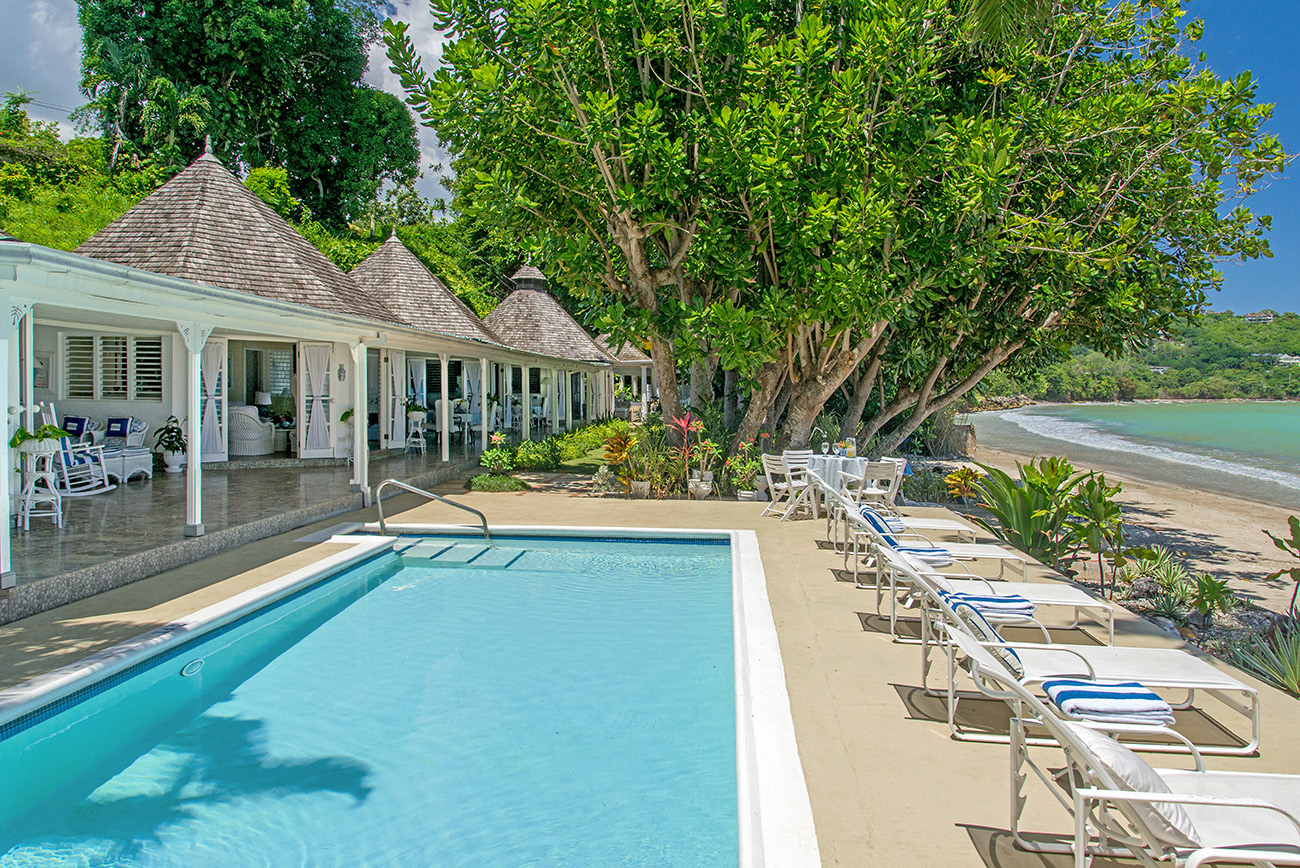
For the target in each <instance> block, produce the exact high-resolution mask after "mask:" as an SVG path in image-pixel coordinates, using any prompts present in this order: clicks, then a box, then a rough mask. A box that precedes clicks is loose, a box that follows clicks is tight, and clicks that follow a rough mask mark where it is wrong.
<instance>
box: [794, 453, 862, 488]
mask: <svg viewBox="0 0 1300 868" xmlns="http://www.w3.org/2000/svg"><path fill="white" fill-rule="evenodd" d="M866 467H867V459H866V458H863V457H861V456H859V457H857V458H848V457H846V456H843V455H814V456H813V457H812V460H810V461H809V462H808V469H809V470H811V471H812V472H813V473H816V474H817V475H818V476H820V477H821V478H822V480H823V481H824V482H825V483H826V484H827V485H829V486H830V487H831V488H833V489H834V490H835V491H840V490H841V489H843V488H844V483H845V482H848V481H849V480H850V479H861V478H862V471H863V470H865V469H866Z"/></svg>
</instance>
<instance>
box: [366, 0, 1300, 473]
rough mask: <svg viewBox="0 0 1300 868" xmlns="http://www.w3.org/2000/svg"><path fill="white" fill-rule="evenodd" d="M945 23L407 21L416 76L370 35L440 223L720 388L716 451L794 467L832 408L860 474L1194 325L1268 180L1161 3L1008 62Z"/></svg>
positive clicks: (465, 8) (763, 10)
mask: <svg viewBox="0 0 1300 868" xmlns="http://www.w3.org/2000/svg"><path fill="white" fill-rule="evenodd" d="M969 5H970V4H967V3H956V4H954V3H950V2H946V0H919V2H913V3H875V2H871V3H867V2H849V3H840V4H834V5H831V4H819V3H816V2H814V3H812V4H811V5H809V4H804V5H803V6H802V7H801V13H802V14H801V15H800V16H793V15H791V14H789V12H790V10H789V9H788V7H785V6H776V5H771V4H768V5H763V4H758V5H755V6H748V7H746V8H745V14H729V13H728V14H721V13H720V12H719V10H718V9H717V8H716V7H712V6H708V5H705V6H692V7H686V8H684V7H680V6H674V5H672V4H668V5H661V6H653V5H652V6H648V7H647V6H645V5H636V6H629V5H618V4H604V3H597V2H591V0H570V2H564V3H559V4H536V3H526V4H517V3H513V2H503V3H498V4H492V3H489V4H488V5H487V6H476V5H466V4H462V3H456V2H453V0H434V2H433V4H432V8H431V11H432V13H433V18H434V26H435V27H436V28H437V29H438V30H439V31H441V32H442V33H443V34H445V41H444V42H443V45H442V56H441V61H442V65H441V66H440V67H439V69H438V71H437V73H436V74H434V75H430V74H428V73H426V72H425V71H424V69H423V68H422V67H421V59H420V57H419V56H418V54H417V52H416V49H415V47H414V43H413V41H412V40H411V39H410V37H409V33H408V27H407V25H405V24H401V23H398V22H393V21H390V22H387V23H386V24H385V26H384V29H385V41H386V43H387V47H388V53H389V60H390V61H391V62H392V65H393V68H394V69H395V70H396V71H397V72H398V74H399V75H400V76H401V79H402V82H403V86H404V88H405V89H406V91H407V93H408V99H409V102H410V104H411V105H412V106H414V107H415V108H416V109H417V110H418V111H419V112H420V115H421V118H422V120H423V122H424V123H426V124H428V125H430V126H431V127H433V128H434V129H435V130H436V131H437V132H438V134H439V136H440V137H441V139H442V140H443V141H444V142H445V143H446V145H447V147H448V149H449V150H450V152H451V153H452V154H453V155H454V158H453V163H452V168H453V169H454V170H455V173H456V176H457V179H458V180H457V183H456V188H455V189H456V195H457V200H456V202H455V203H453V208H454V209H456V208H460V209H461V210H460V212H459V213H461V214H468V215H472V217H473V218H474V219H475V220H478V221H481V222H482V223H485V224H486V223H492V222H495V223H496V224H498V225H500V226H502V227H503V228H504V229H507V230H517V231H518V232H519V233H520V234H521V235H522V236H523V237H525V238H527V239H528V240H529V243H530V246H531V248H532V249H533V250H534V251H535V252H536V254H537V257H538V258H537V261H538V262H539V263H540V264H542V265H543V267H544V268H546V269H547V270H548V271H549V272H551V273H553V274H556V275H559V276H560V277H561V278H562V279H563V281H564V282H565V283H566V284H567V285H568V287H569V289H570V291H571V292H572V294H573V296H574V298H575V299H577V300H578V301H580V302H581V303H583V305H584V306H585V307H587V308H589V309H590V310H591V311H592V312H593V313H594V314H596V315H597V316H596V319H597V321H598V322H599V325H600V327H601V328H602V329H607V330H610V331H611V332H612V333H613V334H614V336H615V338H616V339H623V338H635V339H641V340H645V339H649V340H650V341H651V343H652V349H653V351H654V353H655V356H656V358H657V360H658V361H659V362H660V363H661V364H663V365H665V366H666V367H669V368H671V367H674V366H676V363H677V361H678V360H679V359H680V360H681V361H683V362H692V361H695V360H697V359H699V360H707V361H709V362H713V361H716V362H718V363H719V364H720V366H721V368H722V369H723V370H735V371H738V372H739V373H740V375H741V377H742V378H744V379H745V380H746V381H747V382H748V383H749V384H750V386H751V387H753V390H752V392H751V398H752V400H751V402H750V409H751V413H750V414H748V416H749V417H750V418H747V420H746V421H745V423H744V425H745V427H744V428H742V437H746V438H747V437H749V436H752V435H753V433H754V432H755V431H757V430H758V427H759V425H761V424H762V423H763V420H764V417H765V416H766V415H767V413H768V411H769V410H772V409H774V408H775V409H778V410H779V409H780V408H781V407H785V409H784V411H783V412H784V415H783V416H779V417H778V418H775V419H773V420H771V421H772V422H773V423H774V424H779V425H780V426H781V427H780V435H781V436H780V438H779V440H780V442H781V444H782V445H785V444H786V443H793V444H795V445H801V444H802V443H803V442H804V441H805V440H806V438H807V435H808V431H809V429H810V427H811V425H812V423H813V420H814V419H815V418H816V416H817V414H818V413H819V412H821V410H822V409H823V408H824V406H825V404H826V403H827V401H829V400H831V399H832V398H833V397H834V396H835V395H836V394H837V390H839V389H840V388H841V386H843V385H845V384H846V383H849V382H852V383H853V386H852V388H853V391H854V400H855V402H856V403H857V404H858V405H859V406H867V405H868V404H870V410H869V412H870V414H871V415H869V416H868V417H867V424H866V431H865V433H866V436H867V438H868V439H869V438H872V437H874V436H876V435H880V440H879V441H878V445H879V449H880V450H881V451H890V450H892V449H893V448H896V447H897V446H898V445H899V444H900V443H902V442H903V440H905V439H906V438H907V437H908V436H909V435H910V434H911V433H912V432H913V431H914V430H916V428H917V427H919V426H920V425H921V424H922V423H923V422H924V421H925V420H926V418H928V417H929V416H930V415H932V414H933V413H935V412H938V411H940V410H943V409H944V408H945V407H947V406H950V405H951V404H952V402H953V401H955V400H956V399H958V398H960V397H961V396H962V395H964V394H965V392H966V391H967V390H969V389H970V388H972V387H973V385H974V384H975V383H976V382H978V381H979V379H980V378H981V377H982V376H984V375H985V374H987V373H988V372H989V371H990V370H993V369H994V368H996V367H997V366H998V365H999V364H1003V363H1009V364H1013V365H1016V366H1018V369H1022V370H1027V369H1029V368H1032V367H1035V366H1039V365H1042V364H1045V363H1047V362H1050V361H1052V360H1054V359H1055V358H1057V357H1059V356H1060V355H1061V354H1063V353H1064V352H1066V351H1067V350H1068V348H1069V347H1071V346H1073V345H1074V344H1076V343H1080V342H1084V341H1087V342H1088V343H1090V344H1091V345H1092V346H1095V347H1097V348H1098V349H1099V350H1101V351H1103V352H1107V353H1118V352H1119V351H1121V350H1122V349H1123V348H1125V347H1127V346H1130V345H1132V344H1134V343H1140V342H1143V341H1146V340H1148V339H1151V338H1153V337H1154V336H1156V335H1158V334H1160V333H1162V332H1165V331H1167V330H1170V329H1172V328H1173V327H1174V326H1175V325H1176V324H1178V323H1180V322H1185V321H1188V320H1190V319H1192V318H1194V317H1195V316H1196V315H1197V313H1198V312H1199V311H1200V309H1201V308H1202V306H1203V305H1204V302H1205V299H1206V293H1207V292H1209V291H1211V290H1213V289H1214V288H1215V287H1216V286H1217V285H1218V282H1219V280H1220V276H1219V274H1218V272H1217V271H1216V264H1217V263H1218V262H1219V261H1221V260H1224V259H1233V258H1243V259H1249V258H1253V257H1257V256H1261V255H1267V252H1268V251H1267V245H1266V243H1265V242H1264V240H1263V235H1264V233H1265V231H1266V230H1267V226H1268V221H1267V218H1264V219H1256V218H1255V217H1254V215H1252V214H1251V213H1250V212H1249V211H1247V210H1245V209H1244V208H1240V207H1234V205H1235V204H1236V200H1237V199H1238V198H1240V197H1245V196H1249V195H1250V194H1251V193H1253V192H1254V191H1255V190H1256V189H1257V188H1258V186H1259V185H1260V184H1261V183H1262V182H1263V181H1264V180H1265V179H1266V178H1267V177H1268V176H1269V175H1270V174H1273V173H1276V172H1279V171H1280V170H1281V169H1282V167H1283V166H1284V164H1285V160H1286V157H1285V153H1284V150H1283V148H1282V147H1281V145H1280V144H1279V143H1278V142H1277V140H1276V139H1275V138H1273V137H1271V136H1269V135H1267V134H1265V133H1264V132H1263V128H1264V125H1265V124H1266V122H1267V119H1268V117H1269V115H1270V108H1269V107H1267V106H1259V105H1255V104H1254V100H1255V83H1254V81H1253V80H1252V79H1251V77H1250V76H1249V75H1248V74H1246V75H1241V76H1238V77H1236V78H1234V79H1231V80H1222V79H1219V78H1217V77H1216V76H1215V75H1214V74H1213V73H1211V72H1209V71H1207V70H1206V69H1205V68H1204V67H1203V65H1201V64H1197V63H1194V62H1193V61H1191V60H1189V58H1188V55H1187V53H1186V44H1187V43H1188V42H1189V41H1195V40H1196V39H1197V38H1199V36H1200V32H1201V25H1200V24H1199V23H1198V22H1194V21H1189V20H1185V19H1184V15H1185V10H1184V9H1183V3H1181V2H1179V0H1139V2H1136V3H1132V4H1121V5H1119V6H1116V5H1115V4H1113V3H1110V2H1108V0H1065V2H1063V3H1057V4H1055V5H1054V6H1053V7H1052V10H1053V14H1052V15H1050V16H1045V17H1044V18H1043V19H1042V21H1041V23H1039V24H1037V25H1035V26H1025V27H1024V28H1023V31H1022V33H1021V34H1020V37H1021V38H1016V39H1004V38H1003V37H1004V36H1007V35H1014V34H1009V33H1007V32H1004V31H1003V30H1000V29H998V27H994V26H991V25H988V24H987V22H988V21H990V20H994V19H990V18H989V17H988V16H987V15H985V14H983V13H981V14H980V15H979V16H977V17H978V18H979V20H981V21H984V22H986V23H985V24H984V25H981V28H980V29H977V31H976V32H986V33H993V32H996V33H997V34H998V36H997V38H992V39H989V40H983V39H972V38H971V37H972V24H971V21H972V20H974V19H973V18H972V16H970V15H968V14H967V12H968V9H967V7H968V6H969ZM979 5H980V6H981V8H983V7H985V6H987V5H988V4H983V3H982V2H981V3H980V4H979ZM1031 5H1037V6H1038V8H1041V4H1031ZM1016 8H1021V7H1020V6H1017V7H1016ZM1015 18H1016V16H1015V15H1014V14H1013V15H1012V16H1010V19H1015ZM1010 19H1008V18H1002V19H1001V20H1002V21H1004V22H1005V21H1007V20H1010ZM503 21H508V22H509V26H501V25H500V22H503ZM1117 167H1128V169H1126V170H1121V169H1120V168H1117ZM1130 379H1131V380H1132V381H1133V385H1134V386H1135V387H1137V388H1140V386H1141V383H1140V381H1139V380H1138V379H1137V378H1130ZM1121 385H1123V387H1124V389H1125V390H1126V391H1127V390H1128V386H1129V384H1128V383H1123V384H1121V382H1120V380H1118V379H1116V380H1115V381H1114V383H1113V388H1112V391H1113V392H1114V391H1119V390H1120V388H1121ZM877 393H879V397H878V398H877V397H876V395H877ZM661 399H662V402H663V407H664V410H665V413H666V414H667V415H668V416H669V417H670V418H673V417H677V416H680V415H681V412H682V409H681V407H680V405H679V403H680V402H679V400H678V398H677V390H676V382H675V380H673V379H671V378H669V379H668V381H667V382H664V383H662V384H661ZM778 402H780V403H778ZM851 421H852V420H851Z"/></svg>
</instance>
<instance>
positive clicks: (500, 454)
mask: <svg viewBox="0 0 1300 868" xmlns="http://www.w3.org/2000/svg"><path fill="white" fill-rule="evenodd" d="M491 444H492V445H491V447H490V448H488V449H486V450H484V452H483V454H482V455H480V456H479V459H478V463H479V464H481V465H483V466H484V467H486V468H487V469H488V473H489V474H492V475H494V476H506V475H508V474H509V473H510V471H511V470H514V469H515V456H514V450H512V449H511V448H510V447H509V446H507V445H506V438H505V435H504V434H502V433H500V432H499V431H498V432H496V433H494V434H493V435H492V437H491Z"/></svg>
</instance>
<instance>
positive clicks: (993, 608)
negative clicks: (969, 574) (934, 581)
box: [939, 591, 1038, 618]
mask: <svg viewBox="0 0 1300 868" xmlns="http://www.w3.org/2000/svg"><path fill="white" fill-rule="evenodd" d="M939 596H941V597H943V598H944V599H945V600H947V601H948V604H949V605H951V606H953V607H954V608H955V607H956V606H958V605H967V606H971V607H972V608H974V609H976V610H978V611H979V613H980V614H982V615H984V616H985V617H998V616H1002V617H1006V616H1008V615H1016V616H1024V617H1026V618H1032V617H1033V616H1034V613H1035V612H1037V611H1038V607H1037V606H1035V605H1034V604H1033V603H1032V602H1030V601H1029V600H1027V599H1025V598H1024V597H1022V596H1020V595H1019V594H988V595H983V594H962V593H957V592H954V591H940V592H939Z"/></svg>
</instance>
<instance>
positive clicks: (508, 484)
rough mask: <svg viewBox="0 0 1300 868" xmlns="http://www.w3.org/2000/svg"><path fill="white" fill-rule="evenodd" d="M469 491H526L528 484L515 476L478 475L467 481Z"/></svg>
mask: <svg viewBox="0 0 1300 868" xmlns="http://www.w3.org/2000/svg"><path fill="white" fill-rule="evenodd" d="M469 487H470V490H471V491H527V490H528V483H527V482H524V481H523V480H522V479H519V478H518V477H515V476H504V475H502V474H498V473H480V474H479V475H478V476H475V477H473V478H472V479H470V481H469Z"/></svg>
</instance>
